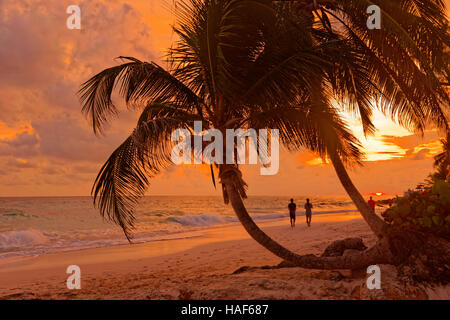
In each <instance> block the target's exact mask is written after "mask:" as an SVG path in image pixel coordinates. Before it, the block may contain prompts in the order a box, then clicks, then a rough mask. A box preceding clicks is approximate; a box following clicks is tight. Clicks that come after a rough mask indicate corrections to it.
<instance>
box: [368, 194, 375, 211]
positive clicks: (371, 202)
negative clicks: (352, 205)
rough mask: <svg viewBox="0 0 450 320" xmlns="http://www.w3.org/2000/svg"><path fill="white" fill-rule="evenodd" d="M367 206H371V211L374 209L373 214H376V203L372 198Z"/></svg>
mask: <svg viewBox="0 0 450 320" xmlns="http://www.w3.org/2000/svg"><path fill="white" fill-rule="evenodd" d="M367 204H368V205H369V207H370V209H372V211H373V212H375V204H376V203H375V201H374V200H373V199H372V197H370V199H369V201H368V202H367Z"/></svg>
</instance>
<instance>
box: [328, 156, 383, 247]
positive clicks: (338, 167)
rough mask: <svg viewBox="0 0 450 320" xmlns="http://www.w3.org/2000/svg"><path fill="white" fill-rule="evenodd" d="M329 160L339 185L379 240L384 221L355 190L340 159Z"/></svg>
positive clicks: (337, 157)
mask: <svg viewBox="0 0 450 320" xmlns="http://www.w3.org/2000/svg"><path fill="white" fill-rule="evenodd" d="M330 158H331V162H332V163H333V166H334V169H335V171H336V174H337V176H338V177H339V180H340V181H341V184H342V186H343V187H344V189H345V191H347V193H348V195H349V196H350V198H351V199H352V201H353V203H354V204H355V205H356V207H357V208H358V210H359V212H360V213H361V215H362V216H363V218H364V220H365V221H366V222H367V224H368V225H369V227H370V229H371V230H372V231H373V232H374V233H375V234H376V235H377V237H378V238H381V237H382V236H383V233H382V231H383V227H384V226H385V223H384V221H383V220H382V219H381V218H380V217H379V216H377V215H376V213H375V212H374V211H372V209H370V208H369V206H368V204H367V203H366V200H364V198H363V197H362V195H361V194H360V193H359V191H358V189H356V187H355V185H354V184H353V182H352V180H351V179H350V176H349V175H348V173H347V170H346V169H345V166H344V164H343V163H342V160H341V158H340V157H339V156H338V155H330Z"/></svg>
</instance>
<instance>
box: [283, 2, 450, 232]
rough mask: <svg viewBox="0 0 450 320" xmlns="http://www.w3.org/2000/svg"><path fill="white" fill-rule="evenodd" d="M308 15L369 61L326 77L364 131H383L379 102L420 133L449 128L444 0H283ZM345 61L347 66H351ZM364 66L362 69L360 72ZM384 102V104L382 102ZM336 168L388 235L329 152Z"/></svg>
mask: <svg viewBox="0 0 450 320" xmlns="http://www.w3.org/2000/svg"><path fill="white" fill-rule="evenodd" d="M277 3H282V4H284V5H286V6H289V7H291V8H293V9H294V10H296V11H297V15H298V16H300V17H301V19H303V18H302V17H305V16H307V17H310V21H313V20H314V19H316V20H318V21H320V22H321V23H322V25H323V27H324V28H325V29H326V30H328V31H329V32H330V34H333V35H334V36H335V37H336V38H337V39H343V40H345V41H346V43H347V44H348V46H349V47H351V49H352V51H350V54H353V55H354V61H355V63H362V64H363V65H362V66H360V67H358V68H356V70H355V68H352V67H350V68H349V67H348V66H346V67H347V72H345V71H344V70H342V69H341V68H339V67H333V68H331V69H330V70H329V71H328V73H327V74H325V75H324V80H323V81H328V82H329V83H330V84H331V86H332V90H331V91H330V94H329V95H328V96H326V98H327V99H335V100H337V101H338V102H340V104H341V105H342V109H343V110H344V111H350V112H352V113H353V114H355V115H356V116H358V117H359V118H360V120H361V124H362V126H363V129H364V132H365V133H366V134H367V135H370V134H372V133H374V132H375V127H374V126H373V123H372V121H371V118H372V110H373V109H374V107H377V108H378V109H379V110H381V111H382V112H383V113H385V114H386V115H388V116H390V117H391V118H392V119H393V120H394V121H396V122H397V123H399V124H400V125H402V126H404V127H406V128H407V129H410V130H412V131H415V132H419V133H421V132H423V130H424V128H425V126H426V125H427V124H429V123H430V122H431V123H433V124H434V125H435V126H437V127H438V128H440V129H442V130H443V131H444V132H447V131H448V123H447V118H446V116H445V112H444V111H443V110H442V106H445V107H446V106H448V104H449V96H448V91H447V92H446V90H445V88H444V86H445V83H447V84H448V82H449V78H450V72H449V67H448V66H449V64H448V61H449V51H448V45H449V44H450V34H449V33H448V20H447V18H446V15H445V6H444V3H443V2H442V1H440V0H435V1H432V0H429V1H415V0H399V1H391V0H377V1H369V0H285V1H277ZM373 4H376V5H378V6H379V7H380V8H381V9H382V10H381V13H382V22H383V23H382V28H381V30H369V29H368V28H367V15H366V9H367V8H368V7H369V6H370V5H373ZM343 65H345V64H343ZM355 71H356V72H355ZM374 102H376V106H375V105H374ZM329 158H330V160H331V162H332V164H333V166H334V168H335V170H336V173H337V175H338V177H339V179H340V181H341V183H342V185H343V187H344V188H345V190H346V191H347V193H348V194H349V196H350V197H351V199H352V200H353V202H354V203H355V205H356V206H357V208H358V209H359V211H360V212H361V214H362V216H363V217H364V219H365V220H366V222H367V223H368V224H369V226H370V227H371V229H372V231H373V232H374V233H375V234H376V235H377V236H378V237H379V238H381V237H382V236H383V229H384V226H385V224H384V223H383V222H382V220H381V219H380V218H379V217H378V216H377V215H376V214H375V213H374V212H373V211H372V210H370V209H369V207H368V205H367V203H366V202H365V200H364V198H363V197H362V195H361V194H360V193H359V191H358V190H357V188H356V187H355V185H354V184H353V182H352V181H351V179H350V177H349V175H348V173H347V170H346V169H345V166H344V165H343V164H342V161H341V159H340V158H339V157H338V156H337V155H335V154H333V153H332V152H330V153H329Z"/></svg>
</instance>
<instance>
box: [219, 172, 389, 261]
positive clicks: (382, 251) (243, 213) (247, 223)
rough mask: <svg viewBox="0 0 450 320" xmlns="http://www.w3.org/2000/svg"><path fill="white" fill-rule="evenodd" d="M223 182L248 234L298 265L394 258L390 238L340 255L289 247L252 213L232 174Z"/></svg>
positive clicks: (265, 246)
mask: <svg viewBox="0 0 450 320" xmlns="http://www.w3.org/2000/svg"><path fill="white" fill-rule="evenodd" d="M222 184H223V185H224V188H225V189H226V192H227V197H228V200H229V201H230V202H231V205H232V207H233V209H234V211H235V213H236V215H237V217H238V218H239V221H240V222H241V223H242V225H243V226H244V228H245V230H246V231H247V232H248V233H249V235H250V236H251V237H252V238H253V239H255V240H256V241H257V242H258V243H259V244H260V245H262V246H263V247H264V248H266V249H267V250H269V251H270V252H272V253H273V254H275V255H276V256H278V257H280V258H282V259H284V260H286V261H289V262H291V263H293V264H294V265H296V266H299V267H302V268H309V269H328V270H331V269H360V268H364V267H367V266H369V265H372V264H377V263H389V262H390V261H391V260H392V257H391V255H390V251H389V244H388V242H387V241H381V242H379V243H378V244H377V245H376V246H374V247H372V248H370V249H368V250H366V251H364V252H361V253H360V254H356V255H349V256H341V257H317V256H315V255H312V254H309V255H298V254H296V253H293V252H292V251H290V250H288V249H286V248H285V247H283V246H282V245H280V244H279V243H277V242H276V241H274V240H273V239H272V238H270V237H269V236H268V235H267V234H265V233H264V232H263V231H262V230H261V229H260V228H259V227H258V226H257V225H256V223H255V222H254V221H253V219H252V218H251V217H250V216H249V214H248V212H247V209H246V208H245V206H244V203H243V201H242V198H241V196H240V193H239V191H238V190H237V188H236V185H235V183H234V181H232V178H228V179H226V178H222Z"/></svg>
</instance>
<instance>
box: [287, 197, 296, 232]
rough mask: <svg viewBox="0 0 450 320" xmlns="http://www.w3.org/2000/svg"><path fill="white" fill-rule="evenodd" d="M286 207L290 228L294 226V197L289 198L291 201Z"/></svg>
mask: <svg viewBox="0 0 450 320" xmlns="http://www.w3.org/2000/svg"><path fill="white" fill-rule="evenodd" d="M288 208H289V217H290V222H291V228H295V210H296V209H297V205H296V204H295V203H294V199H291V202H290V203H289V204H288Z"/></svg>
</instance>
